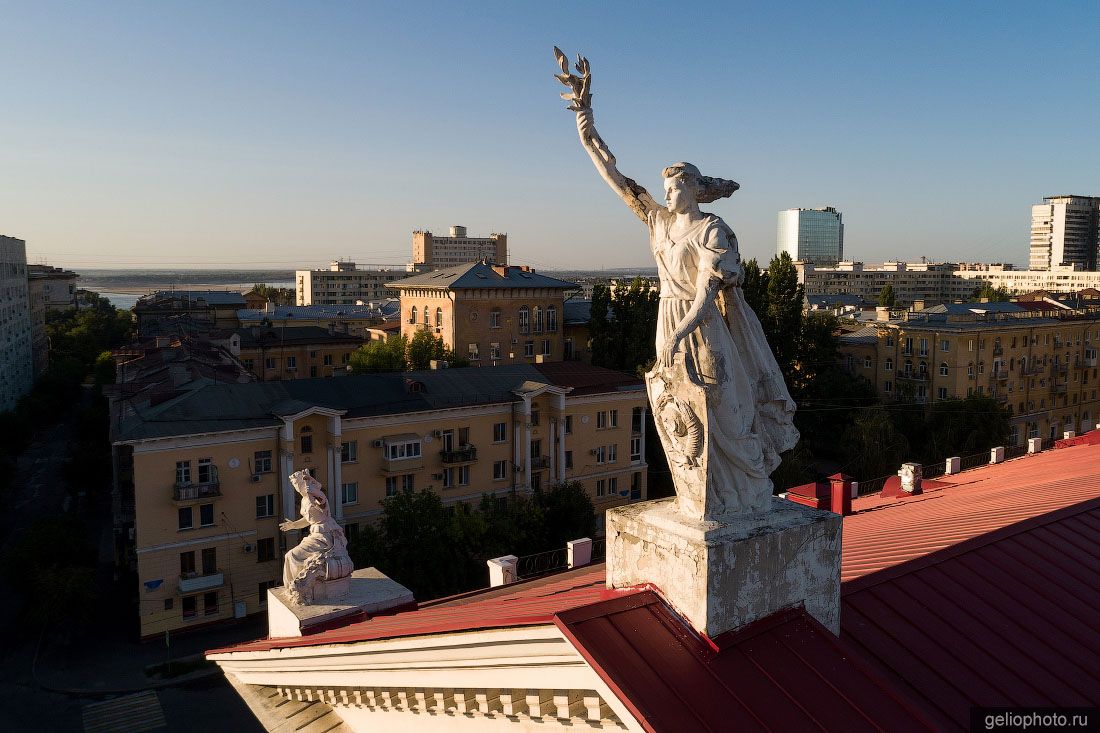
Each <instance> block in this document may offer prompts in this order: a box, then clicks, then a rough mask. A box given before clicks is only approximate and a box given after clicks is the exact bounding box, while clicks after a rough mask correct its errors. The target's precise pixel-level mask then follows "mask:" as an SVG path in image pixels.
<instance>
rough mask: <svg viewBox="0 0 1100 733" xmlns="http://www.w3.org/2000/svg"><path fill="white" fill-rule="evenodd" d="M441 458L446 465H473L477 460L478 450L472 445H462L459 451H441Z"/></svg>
mask: <svg viewBox="0 0 1100 733" xmlns="http://www.w3.org/2000/svg"><path fill="white" fill-rule="evenodd" d="M439 457H440V458H441V459H442V461H443V463H444V465H446V464H449V463H472V462H473V461H476V460H477V448H475V447H474V446H472V445H462V446H459V447H458V449H457V450H441V451H439Z"/></svg>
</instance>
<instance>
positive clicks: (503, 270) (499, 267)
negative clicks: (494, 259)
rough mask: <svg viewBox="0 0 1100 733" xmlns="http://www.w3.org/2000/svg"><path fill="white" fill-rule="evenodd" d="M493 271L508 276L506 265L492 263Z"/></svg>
mask: <svg viewBox="0 0 1100 733" xmlns="http://www.w3.org/2000/svg"><path fill="white" fill-rule="evenodd" d="M493 272H495V273H496V274H498V275H500V276H501V277H508V265H493Z"/></svg>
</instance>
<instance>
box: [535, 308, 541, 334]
mask: <svg viewBox="0 0 1100 733" xmlns="http://www.w3.org/2000/svg"><path fill="white" fill-rule="evenodd" d="M534 315H535V333H542V308H539V307H538V306H537V305H536V306H535V308H534Z"/></svg>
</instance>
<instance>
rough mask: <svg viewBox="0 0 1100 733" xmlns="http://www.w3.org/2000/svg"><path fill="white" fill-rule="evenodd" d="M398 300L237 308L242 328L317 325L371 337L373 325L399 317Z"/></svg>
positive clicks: (330, 329) (358, 335)
mask: <svg viewBox="0 0 1100 733" xmlns="http://www.w3.org/2000/svg"><path fill="white" fill-rule="evenodd" d="M397 308H398V301H397V299H396V298H391V299H389V300H387V301H384V302H382V303H380V304H378V305H272V304H270V303H269V304H268V305H267V306H266V307H264V308H258V309H251V308H242V309H241V310H238V311H237V314H236V315H237V323H238V324H239V325H240V327H241V328H251V327H268V326H271V327H274V328H289V327H298V326H314V327H317V328H325V329H328V330H329V331H333V332H336V333H346V334H350V335H352V336H357V337H359V338H369V336H370V330H371V328H373V327H375V326H377V325H379V324H381V323H383V322H384V321H387V320H396V319H397Z"/></svg>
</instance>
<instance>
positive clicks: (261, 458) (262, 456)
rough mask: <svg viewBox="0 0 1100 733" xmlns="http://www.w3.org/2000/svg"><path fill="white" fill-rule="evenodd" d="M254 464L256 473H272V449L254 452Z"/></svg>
mask: <svg viewBox="0 0 1100 733" xmlns="http://www.w3.org/2000/svg"><path fill="white" fill-rule="evenodd" d="M252 465H253V467H254V470H255V471H256V473H271V451H269V450H258V451H256V452H255V453H253V454H252Z"/></svg>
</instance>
